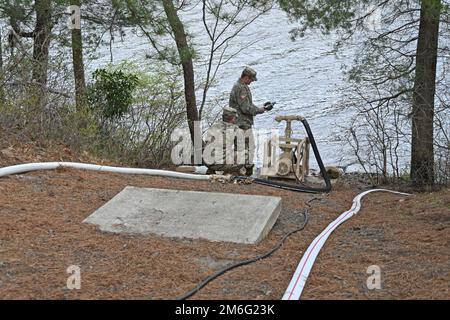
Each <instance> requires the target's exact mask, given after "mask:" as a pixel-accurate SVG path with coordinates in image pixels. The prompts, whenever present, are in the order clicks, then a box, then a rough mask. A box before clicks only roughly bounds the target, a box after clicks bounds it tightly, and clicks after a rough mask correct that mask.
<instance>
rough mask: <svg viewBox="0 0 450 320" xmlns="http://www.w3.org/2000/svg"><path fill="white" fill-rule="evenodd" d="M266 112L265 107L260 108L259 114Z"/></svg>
mask: <svg viewBox="0 0 450 320" xmlns="http://www.w3.org/2000/svg"><path fill="white" fill-rule="evenodd" d="M266 111H267V110H266V108H265V107H262V108H259V114H262V113H264V112H266Z"/></svg>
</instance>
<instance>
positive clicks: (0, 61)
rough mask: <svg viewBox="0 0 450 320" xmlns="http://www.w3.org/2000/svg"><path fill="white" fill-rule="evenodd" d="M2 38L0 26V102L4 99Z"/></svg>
mask: <svg viewBox="0 0 450 320" xmlns="http://www.w3.org/2000/svg"><path fill="white" fill-rule="evenodd" d="M2 41H3V38H2V30H1V28H0V103H3V100H4V97H5V95H4V91H3V86H4V83H3V79H4V77H3V42H2Z"/></svg>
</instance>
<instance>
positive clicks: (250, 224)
mask: <svg viewBox="0 0 450 320" xmlns="http://www.w3.org/2000/svg"><path fill="white" fill-rule="evenodd" d="M280 212H281V198H278V197H267V196H253V195H239V194H226V193H212V192H196V191H178V190H165V189H149V188H136V187H126V188H125V189H124V190H122V191H121V192H120V193H119V194H118V195H117V196H115V197H114V198H113V199H112V200H111V201H109V202H108V203H106V204H105V205H104V206H103V207H101V208H99V209H98V210H97V211H95V212H94V213H93V214H92V215H90V216H89V217H88V218H87V219H85V220H84V221H83V222H85V223H91V224H95V225H97V226H99V227H100V229H101V230H102V231H106V232H115V233H132V234H157V235H162V236H167V237H179V238H183V237H185V238H191V239H198V238H204V239H208V240H211V241H224V242H235V243H246V244H254V243H258V242H259V241H261V240H262V239H264V237H265V236H267V234H268V233H269V231H270V230H271V229H272V227H273V225H274V224H275V222H276V220H277V219H278V216H279V214H280Z"/></svg>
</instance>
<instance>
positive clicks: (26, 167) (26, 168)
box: [0, 162, 210, 180]
mask: <svg viewBox="0 0 450 320" xmlns="http://www.w3.org/2000/svg"><path fill="white" fill-rule="evenodd" d="M57 168H72V169H81V170H91V171H103V172H115V173H124V174H145V175H151V176H161V177H170V178H180V179H191V180H209V179H210V176H206V175H197V174H190V173H181V172H173V171H167V170H154V169H135V168H122V167H110V166H100V165H95V164H86V163H76V162H41V163H27V164H19V165H15V166H10V167H4V168H0V178H1V177H5V176H8V175H11V174H19V173H24V172H30V171H37V170H54V169H57Z"/></svg>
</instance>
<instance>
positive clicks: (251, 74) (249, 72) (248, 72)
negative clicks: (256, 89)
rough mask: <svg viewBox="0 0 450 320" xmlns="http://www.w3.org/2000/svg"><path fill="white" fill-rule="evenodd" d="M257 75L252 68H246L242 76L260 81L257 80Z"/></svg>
mask: <svg viewBox="0 0 450 320" xmlns="http://www.w3.org/2000/svg"><path fill="white" fill-rule="evenodd" d="M256 74H257V73H256V71H255V70H254V69H252V68H250V67H245V69H244V71H242V76H249V77H250V78H252V79H253V80H254V81H258V79H257V78H256Z"/></svg>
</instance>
